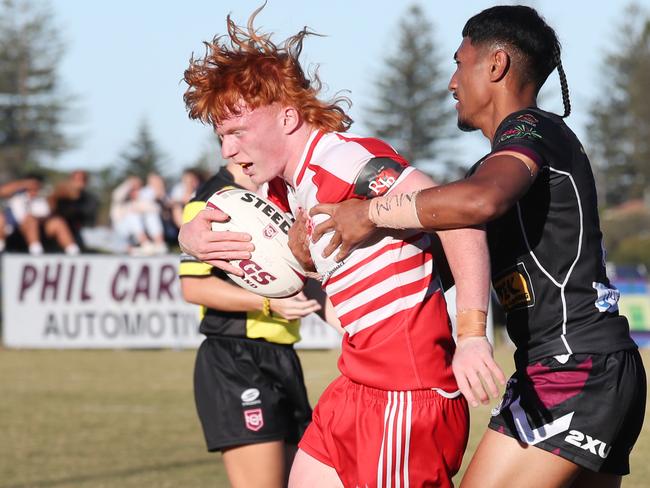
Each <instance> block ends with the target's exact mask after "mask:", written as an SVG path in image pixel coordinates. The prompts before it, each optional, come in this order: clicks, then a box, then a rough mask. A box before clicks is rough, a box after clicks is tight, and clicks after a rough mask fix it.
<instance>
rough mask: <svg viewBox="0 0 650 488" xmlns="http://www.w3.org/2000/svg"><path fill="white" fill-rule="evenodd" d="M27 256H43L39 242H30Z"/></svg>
mask: <svg viewBox="0 0 650 488" xmlns="http://www.w3.org/2000/svg"><path fill="white" fill-rule="evenodd" d="M29 254H31V255H32V256H40V255H41V254H43V245H42V244H41V243H40V242H32V243H31V244H30V245H29Z"/></svg>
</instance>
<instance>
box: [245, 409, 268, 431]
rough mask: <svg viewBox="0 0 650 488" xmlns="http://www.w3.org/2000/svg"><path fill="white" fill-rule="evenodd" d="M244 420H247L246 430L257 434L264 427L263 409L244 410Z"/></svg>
mask: <svg viewBox="0 0 650 488" xmlns="http://www.w3.org/2000/svg"><path fill="white" fill-rule="evenodd" d="M244 419H245V420H246V428H247V429H248V430H252V431H253V432H257V431H258V430H260V429H261V428H262V427H264V416H263V415H262V409H261V408H252V409H250V410H244Z"/></svg>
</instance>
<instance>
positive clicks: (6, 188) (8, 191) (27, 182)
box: [0, 178, 41, 252]
mask: <svg viewBox="0 0 650 488" xmlns="http://www.w3.org/2000/svg"><path fill="white" fill-rule="evenodd" d="M40 185H41V183H40V181H39V180H38V179H36V178H24V179H21V180H15V181H9V182H7V183H4V184H2V185H0V198H1V199H6V198H10V197H12V196H13V195H14V194H16V193H19V192H22V191H26V190H29V189H36V188H39V187H40ZM8 214H9V211H8V210H7V209H5V208H4V206H3V207H2V208H1V209H0V252H3V251H4V250H5V247H6V245H7V236H8V235H9V234H11V233H12V232H13V231H14V226H13V224H14V222H12V220H13V219H11V217H10V216H9V217H10V218H9V219H8V218H7V216H8Z"/></svg>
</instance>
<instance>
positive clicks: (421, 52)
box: [365, 5, 454, 164]
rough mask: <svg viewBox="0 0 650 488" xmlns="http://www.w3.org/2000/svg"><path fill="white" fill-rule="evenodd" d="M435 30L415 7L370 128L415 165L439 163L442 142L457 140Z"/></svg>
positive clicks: (404, 22)
mask: <svg viewBox="0 0 650 488" xmlns="http://www.w3.org/2000/svg"><path fill="white" fill-rule="evenodd" d="M433 33H434V32H433V25H432V24H431V23H430V22H429V21H428V20H427V18H426V16H425V15H424V12H423V10H422V8H421V7H420V6H418V5H412V6H411V7H409V9H408V10H407V12H406V14H405V15H404V17H403V18H402V19H401V20H400V22H399V33H398V36H397V43H396V50H395V52H394V53H392V54H391V55H389V57H388V58H387V59H386V66H385V68H384V72H383V73H382V74H381V75H380V76H379V78H378V79H377V81H376V82H375V86H376V91H377V101H376V104H375V105H374V106H373V107H372V108H370V109H369V110H368V116H367V117H366V120H365V122H366V124H367V125H368V127H369V128H370V129H371V130H372V131H373V133H374V135H376V136H378V137H380V138H382V139H384V140H386V141H388V142H389V143H391V144H392V145H393V146H394V147H395V148H396V149H397V150H398V151H399V152H400V153H402V154H403V155H404V156H405V157H406V158H407V159H408V160H409V161H411V163H413V164H417V163H421V162H422V161H424V160H433V159H436V158H438V157H439V152H440V151H439V149H440V148H439V146H440V144H439V143H440V142H441V141H442V140H443V139H445V138H448V137H451V136H452V135H453V132H452V131H451V130H450V129H451V128H450V121H453V120H454V119H453V117H452V114H451V111H452V105H451V103H448V102H449V100H450V98H449V96H450V95H449V92H448V91H447V80H445V79H444V78H443V76H444V75H443V73H441V70H440V61H439V56H438V54H437V51H436V45H435V43H434V40H433Z"/></svg>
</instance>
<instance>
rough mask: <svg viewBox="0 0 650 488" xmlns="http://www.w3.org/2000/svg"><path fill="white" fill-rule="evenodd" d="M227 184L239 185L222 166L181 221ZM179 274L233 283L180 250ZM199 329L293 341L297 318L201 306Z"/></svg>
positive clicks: (272, 340) (247, 336)
mask: <svg viewBox="0 0 650 488" xmlns="http://www.w3.org/2000/svg"><path fill="white" fill-rule="evenodd" d="M226 186H233V187H238V185H236V184H235V181H234V178H233V176H232V174H231V173H230V171H228V170H227V169H226V168H225V167H222V168H221V169H220V170H219V172H218V173H217V174H215V175H214V176H213V177H212V178H210V179H209V180H208V181H206V182H205V183H204V184H203V185H201V187H200V188H199V189H198V190H197V192H196V196H195V197H194V198H193V199H192V200H191V201H190V202H189V203H188V204H187V205H185V209H184V210H183V222H188V221H189V220H192V219H193V218H194V216H195V215H196V214H197V213H198V212H200V211H201V210H203V209H204V208H205V202H206V200H207V199H208V198H210V196H211V195H212V194H213V193H214V192H216V191H218V190H221V189H222V188H224V187H226ZM178 274H179V276H180V277H181V278H182V277H184V276H187V277H190V276H191V277H209V276H216V277H217V278H220V279H222V280H225V281H228V282H229V283H231V284H234V283H233V282H232V280H230V279H229V278H228V275H226V274H225V273H224V272H222V271H221V270H219V269H217V268H214V267H212V266H211V265H209V264H206V263H203V262H201V261H198V260H197V259H196V258H194V257H193V256H189V255H187V254H181V262H180V265H179V269H178ZM201 316H202V319H201V325H200V328H199V330H200V332H201V333H202V334H205V335H227V336H235V337H246V338H249V339H263V340H266V341H268V342H274V343H277V344H293V343H294V342H297V341H299V340H300V332H299V328H300V322H299V321H298V320H285V319H283V318H280V317H267V316H266V315H264V314H263V313H262V312H258V311H250V312H224V311H221V310H214V309H211V308H207V307H201Z"/></svg>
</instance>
